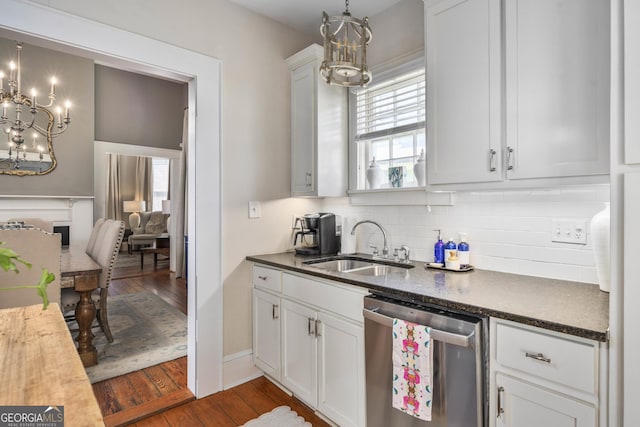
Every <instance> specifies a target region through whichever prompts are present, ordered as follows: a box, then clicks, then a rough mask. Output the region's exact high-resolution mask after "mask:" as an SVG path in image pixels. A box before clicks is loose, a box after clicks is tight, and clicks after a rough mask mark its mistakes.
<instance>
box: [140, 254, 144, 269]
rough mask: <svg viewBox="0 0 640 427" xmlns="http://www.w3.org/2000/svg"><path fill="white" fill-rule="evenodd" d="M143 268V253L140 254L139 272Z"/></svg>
mask: <svg viewBox="0 0 640 427" xmlns="http://www.w3.org/2000/svg"><path fill="white" fill-rule="evenodd" d="M143 268H144V251H141V252H140V270H142V269H143Z"/></svg>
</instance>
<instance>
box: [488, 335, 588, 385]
mask: <svg viewBox="0 0 640 427" xmlns="http://www.w3.org/2000/svg"><path fill="white" fill-rule="evenodd" d="M495 339H496V359H497V361H498V363H500V364H501V365H503V366H505V367H509V368H513V369H517V370H519V371H522V372H525V373H527V374H530V375H534V376H537V377H540V378H544V379H546V380H549V381H553V382H555V383H559V384H563V385H566V386H568V387H572V388H575V389H577V390H582V391H585V392H587V393H592V394H593V393H595V392H596V390H597V375H596V374H597V372H596V370H597V348H596V344H595V343H590V342H588V341H580V340H575V339H572V338H571V337H569V336H567V337H566V338H564V337H560V336H556V335H552V334H548V333H546V332H544V331H543V330H538V329H536V330H533V329H525V328H522V327H518V326H514V325H511V324H503V323H498V324H497V325H496V337H495Z"/></svg>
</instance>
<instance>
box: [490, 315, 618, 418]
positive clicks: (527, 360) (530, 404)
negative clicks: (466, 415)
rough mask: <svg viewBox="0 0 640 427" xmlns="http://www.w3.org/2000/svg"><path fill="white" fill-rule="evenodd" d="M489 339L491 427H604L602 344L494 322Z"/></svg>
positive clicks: (505, 322) (498, 321) (493, 320)
mask: <svg viewBox="0 0 640 427" xmlns="http://www.w3.org/2000/svg"><path fill="white" fill-rule="evenodd" d="M490 336H491V350H490V351H491V360H490V371H491V381H492V384H491V393H490V398H491V402H490V420H491V422H490V425H491V426H495V427H529V426H531V427H534V426H535V427H539V426H553V427H564V426H567V427H569V426H571V427H597V426H598V425H600V424H599V419H604V418H603V417H604V415H605V414H603V413H602V411H603V409H602V408H601V405H600V402H599V390H600V386H599V384H600V377H599V375H600V369H599V365H600V357H599V356H600V350H601V349H600V343H598V342H596V341H593V340H589V339H585V338H580V337H575V336H571V335H566V334H561V333H557V332H551V331H547V330H544V329H540V328H536V327H531V326H526V325H523V324H519V323H514V322H509V321H506V320H499V319H493V318H492V319H491V334H490ZM604 425H606V424H604Z"/></svg>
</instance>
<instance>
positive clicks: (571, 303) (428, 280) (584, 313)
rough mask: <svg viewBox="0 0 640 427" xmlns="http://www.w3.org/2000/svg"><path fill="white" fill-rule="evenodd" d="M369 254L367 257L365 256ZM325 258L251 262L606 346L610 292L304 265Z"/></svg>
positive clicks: (512, 277)
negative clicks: (370, 273)
mask: <svg viewBox="0 0 640 427" xmlns="http://www.w3.org/2000/svg"><path fill="white" fill-rule="evenodd" d="M365 256H366V255H365ZM313 258H319V257H318V256H314V257H308V256H307V257H304V256H299V255H295V254H294V253H293V252H285V253H278V254H270V255H255V256H248V257H247V260H248V261H253V262H257V263H260V264H263V265H268V266H269V265H270V266H273V267H278V268H281V269H285V270H291V271H296V272H299V273H305V274H309V275H312V276H316V277H321V278H324V279H330V280H335V281H338V282H342V283H348V284H350V285H355V286H360V287H364V288H368V289H370V290H371V291H376V292H381V293H385V294H388V295H392V296H397V297H400V298H404V299H410V300H412V301H418V302H424V303H429V304H436V305H439V306H442V307H447V308H450V309H454V310H459V311H465V312H469V313H475V314H480V315H484V316H492V317H497V318H501V319H508V320H513V321H515V322H520V323H523V324H526V325H531V326H538V327H541V328H545V329H549V330H552V331H558V332H563V333H566V334H570V335H575V336H579V337H584V338H590V339H593V340H596V341H601V342H606V341H607V340H608V330H609V294H608V293H607V292H602V291H600V289H599V288H598V286H597V285H591V284H585V283H578V282H570V281H565V280H555V279H545V278H540V277H532V276H521V275H518V274H509V273H500V272H496V271H488V270H477V269H476V270H473V271H468V272H450V271H442V270H435V269H428V268H425V263H423V262H415V267H414V268H411V269H408V270H406V272H403V273H401V274H388V275H386V276H378V277H373V276H361V275H357V274H355V273H338V272H336V273H334V272H328V271H325V270H322V269H319V268H314V267H312V266H311V265H305V264H303V261H307V260H309V259H313Z"/></svg>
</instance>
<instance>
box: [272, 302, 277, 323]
mask: <svg viewBox="0 0 640 427" xmlns="http://www.w3.org/2000/svg"><path fill="white" fill-rule="evenodd" d="M278 307H279V306H278V304H272V305H271V317H272V318H273V319H277V318H278V312H277V310H278Z"/></svg>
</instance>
